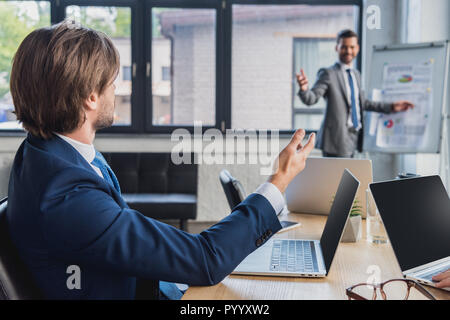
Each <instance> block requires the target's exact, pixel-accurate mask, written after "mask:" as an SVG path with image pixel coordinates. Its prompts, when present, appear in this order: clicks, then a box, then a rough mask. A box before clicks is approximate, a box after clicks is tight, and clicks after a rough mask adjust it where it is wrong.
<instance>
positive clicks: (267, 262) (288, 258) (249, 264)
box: [233, 169, 359, 277]
mask: <svg viewBox="0 0 450 320" xmlns="http://www.w3.org/2000/svg"><path fill="white" fill-rule="evenodd" d="M358 186H359V181H358V180H357V179H356V178H355V177H354V176H353V175H352V174H351V173H350V171H348V170H347V169H345V170H344V172H343V174H342V178H341V181H340V183H339V186H338V188H337V192H336V197H335V199H334V202H333V205H332V207H331V210H330V214H329V216H328V219H327V222H326V224H325V228H324V230H323V233H322V237H321V238H320V240H308V239H305V240H304V239H279V238H275V239H274V238H272V239H270V240H268V241H267V242H266V243H265V244H264V245H262V246H261V247H259V248H258V249H256V250H255V251H254V252H252V253H251V254H250V255H248V256H247V258H245V259H244V260H243V261H242V262H241V264H239V265H238V266H237V267H236V269H235V270H234V271H233V274H246V275H265V276H284V277H286V276H287V277H325V276H326V275H327V274H328V271H329V270H330V266H331V263H332V261H333V258H334V254H335V252H336V249H337V246H338V244H339V241H340V240H341V236H342V232H343V230H344V227H345V223H346V221H347V218H348V216H349V213H350V209H351V208H352V204H353V200H354V199H355V195H356V190H358Z"/></svg>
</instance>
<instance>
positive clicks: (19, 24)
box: [0, 1, 50, 130]
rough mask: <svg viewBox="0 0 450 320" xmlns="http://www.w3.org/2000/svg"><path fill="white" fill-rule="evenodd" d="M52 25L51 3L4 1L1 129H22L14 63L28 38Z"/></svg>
mask: <svg viewBox="0 0 450 320" xmlns="http://www.w3.org/2000/svg"><path fill="white" fill-rule="evenodd" d="M49 25H50V2H49V1H1V2H0V130H2V129H3V130H5V129H6V130H14V129H16V130H17V129H22V126H21V124H19V123H18V121H17V120H16V116H15V115H14V113H13V111H14V105H13V101H12V97H11V93H10V91H9V79H10V76H11V62H12V59H13V57H14V54H15V52H16V51H17V48H18V47H19V44H20V43H21V42H22V40H23V39H24V38H25V36H26V35H28V34H29V33H30V32H31V31H33V30H34V29H36V28H40V27H44V26H49Z"/></svg>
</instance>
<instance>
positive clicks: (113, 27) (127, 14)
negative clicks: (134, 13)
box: [66, 5, 132, 126]
mask: <svg viewBox="0 0 450 320" xmlns="http://www.w3.org/2000/svg"><path fill="white" fill-rule="evenodd" d="M66 17H67V18H69V19H73V20H75V21H76V22H79V23H81V25H83V26H86V27H89V28H92V29H95V30H98V31H102V32H104V33H106V34H107V35H108V36H109V37H111V39H112V42H113V43H114V45H115V46H116V48H117V50H118V51H119V54H120V69H119V75H118V76H117V78H116V81H115V85H116V102H115V112H114V123H113V126H130V125H131V124H132V123H131V117H132V114H131V113H132V108H131V96H132V72H131V68H130V67H129V66H131V65H132V59H131V8H127V7H97V6H86V7H84V6H74V5H70V6H68V7H67V8H66Z"/></svg>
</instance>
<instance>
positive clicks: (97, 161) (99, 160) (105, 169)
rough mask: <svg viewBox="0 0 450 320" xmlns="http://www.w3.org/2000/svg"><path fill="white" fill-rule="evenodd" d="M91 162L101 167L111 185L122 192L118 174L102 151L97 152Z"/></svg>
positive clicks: (104, 176)
mask: <svg viewBox="0 0 450 320" xmlns="http://www.w3.org/2000/svg"><path fill="white" fill-rule="evenodd" d="M91 163H92V164H93V165H94V166H96V167H97V168H99V169H100V171H101V172H102V175H103V178H104V179H105V180H106V181H108V183H109V184H111V186H113V187H114V188H115V189H116V190H117V192H119V193H120V186H119V181H118V180H117V177H116V175H115V174H114V172H113V171H112V169H111V167H110V166H109V165H108V163H107V162H106V160H105V158H103V156H102V154H101V153H100V152H98V151H96V152H95V158H94V160H93V161H92V162H91Z"/></svg>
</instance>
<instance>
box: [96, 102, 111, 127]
mask: <svg viewBox="0 0 450 320" xmlns="http://www.w3.org/2000/svg"><path fill="white" fill-rule="evenodd" d="M114 109H115V108H114V102H113V106H112V108H111V107H108V106H107V105H106V103H102V105H101V110H100V112H99V114H98V117H97V120H96V121H95V123H94V129H95V130H96V131H97V130H100V129H103V128H108V127H111V126H112V124H113V122H114Z"/></svg>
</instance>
